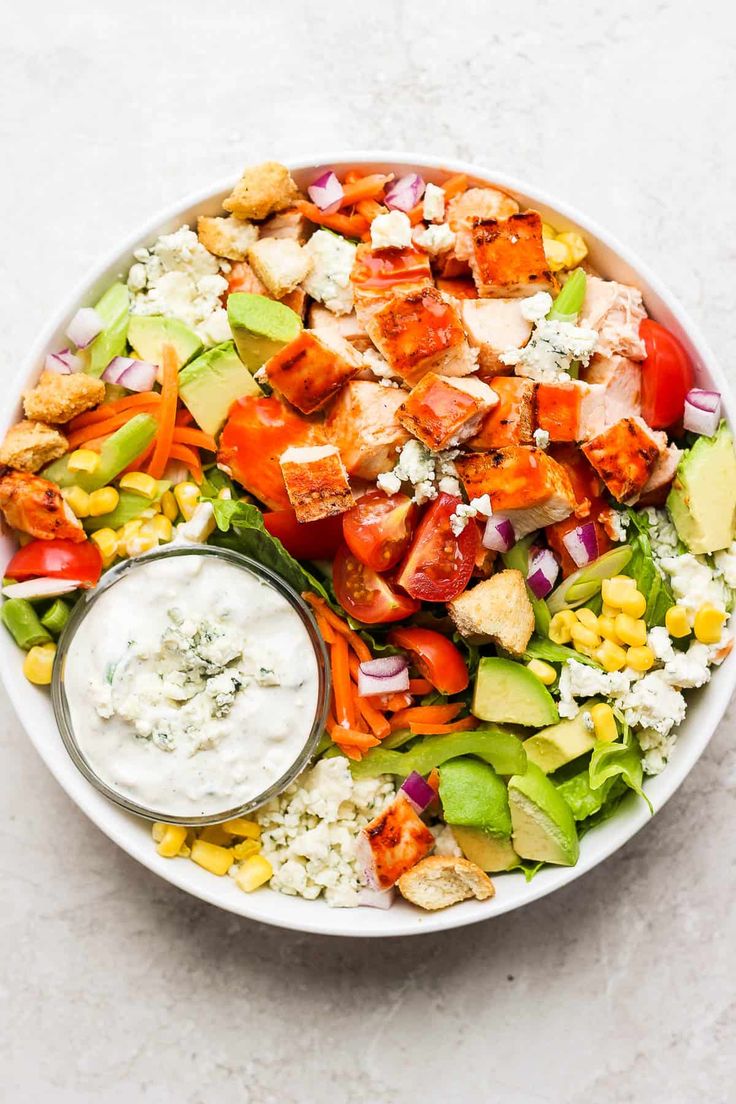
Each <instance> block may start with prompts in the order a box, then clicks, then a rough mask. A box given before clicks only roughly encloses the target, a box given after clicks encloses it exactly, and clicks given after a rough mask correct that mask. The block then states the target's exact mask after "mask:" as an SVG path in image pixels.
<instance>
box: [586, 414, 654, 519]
mask: <svg viewBox="0 0 736 1104" xmlns="http://www.w3.org/2000/svg"><path fill="white" fill-rule="evenodd" d="M666 444H667V435H666V434H665V433H658V432H656V431H655V430H653V429H650V428H649V426H648V425H647V424H646V422H645V421H644V420H643V419H642V418H622V419H621V421H619V422H615V423H614V425H612V426H609V427H608V429H606V430H604V431H603V433H599V434H598V436H597V437H593V438H591V439H590V440H589V441H586V443H585V444H584V445H583V446H582V448H583V452H584V453H585V455H586V456H587V458H588V460H590V462H591V464H592V465H593V467H594V468H595V470H596V471H597V472H598V474H599V475H600V477H601V479H602V480H603V482H604V483H605V484H606V487H607V488H608V490H609V491H610V492H611V494H612V495H613V497H614V498H615V499H616V501H617V502H631V501H632V500H633V499H635V498H636V497H637V496H638V495H639V494H640V493H641V491H642V489H643V488H644V487H645V486H646V484H647V481H648V479H649V476H650V474H651V472H652V468H653V467H654V465H655V463H656V461H657V459H658V458H659V456H660V455H661V454H662V452H663V451H664V448H665V446H666Z"/></svg>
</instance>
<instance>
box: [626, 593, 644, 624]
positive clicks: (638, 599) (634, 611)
mask: <svg viewBox="0 0 736 1104" xmlns="http://www.w3.org/2000/svg"><path fill="white" fill-rule="evenodd" d="M646 608H647V600H646V598H645V597H644V595H643V594H642V593H641V591H639V590H632V591H631V592H630V593H629V594H627V595H625V596H624V598H623V599H622V601H621V612H622V613H627V614H628V615H629V617H633V618H635V619H636V618H637V617H643V616H644V614H645V613H646Z"/></svg>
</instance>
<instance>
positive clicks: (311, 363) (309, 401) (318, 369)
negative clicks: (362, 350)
mask: <svg viewBox="0 0 736 1104" xmlns="http://www.w3.org/2000/svg"><path fill="white" fill-rule="evenodd" d="M328 341H329V343H326V342H325V341H324V340H323V339H322V338H319V337H317V336H316V335H315V334H314V333H312V332H311V331H310V330H302V332H301V333H300V334H299V335H298V336H297V337H295V338H294V340H293V341H290V342H289V344H288V345H285V346H284V348H283V349H280V350H279V352H278V353H276V354H275V355H274V356H272V357H271V359H270V360H267V361H266V363H265V365H264V370H265V373H266V377H267V379H268V382H269V383H270V384H271V386H272V387H274V388H275V389H276V390H277V391H279V392H280V393H281V394H282V395H283V396H284V398H285V399H288V401H289V402H290V403H291V404H292V406H295V407H296V408H297V410H301V412H302V413H303V414H312V413H313V412H314V411H315V410H319V409H320V407H322V406H324V405H325V404H326V403H327V402H328V401H329V400H330V399H331V398H332V397H333V395H336V394H337V392H338V391H339V390H340V388H341V387H342V386H343V384H344V383H347V381H348V380H349V379H352V378H353V376H355V375H356V373H357V372H359V371H360V369H361V368H362V360H361V358H360V354H359V353H358V352H356V350H355V349H353V347H352V345H349V344H348V343H347V341H344V340H343V339H342V338H337V337H335V335H330V336H329V338H328Z"/></svg>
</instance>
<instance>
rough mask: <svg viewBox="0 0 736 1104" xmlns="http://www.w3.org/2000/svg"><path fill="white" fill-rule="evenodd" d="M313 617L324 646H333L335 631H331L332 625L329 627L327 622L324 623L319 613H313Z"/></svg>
mask: <svg viewBox="0 0 736 1104" xmlns="http://www.w3.org/2000/svg"><path fill="white" fill-rule="evenodd" d="M314 617H315V620H316V622H317V628H318V629H319V631H320V633H321V636H322V639H323V640H324V642H325V644H334V643H335V630H334V629H333V627H332V625H330V623H329V622H328V621H325V619H324V617H322V616H321V615H320V614H319V613H315V615H314Z"/></svg>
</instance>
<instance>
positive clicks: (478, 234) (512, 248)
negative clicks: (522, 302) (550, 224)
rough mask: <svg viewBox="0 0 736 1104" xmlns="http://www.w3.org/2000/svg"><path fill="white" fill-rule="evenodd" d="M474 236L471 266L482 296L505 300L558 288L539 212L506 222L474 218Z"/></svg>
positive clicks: (522, 215) (519, 216)
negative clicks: (551, 267)
mask: <svg viewBox="0 0 736 1104" xmlns="http://www.w3.org/2000/svg"><path fill="white" fill-rule="evenodd" d="M471 235H472V238H473V256H472V257H471V260H470V267H471V268H472V270H473V278H474V279H475V284H476V287H477V288H478V294H479V295H481V296H488V297H489V298H501V299H503V298H508V297H516V296H520V295H532V294H534V292H536V291H552V290H553V289H554V288H556V286H557V284H556V281H555V278H554V276H553V275H552V273H551V272H550V269H549V264H548V262H547V257H546V256H545V252H544V244H543V241H542V219H541V217H540V215H539V214H538V212H537V211H524V212H523V213H522V214H518V215H510V216H509V218H507V219H495V218H490V219H474V220H473V224H472V227H471Z"/></svg>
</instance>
